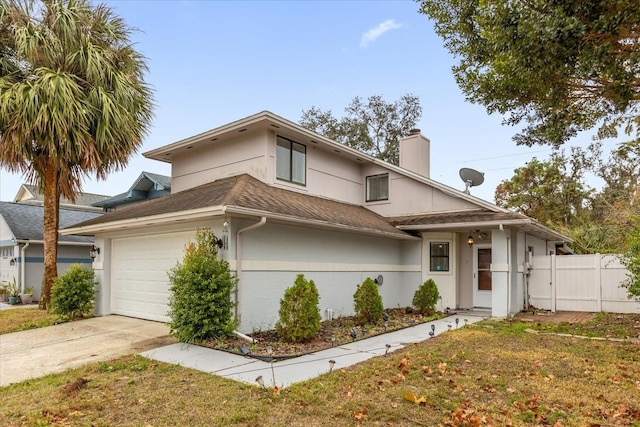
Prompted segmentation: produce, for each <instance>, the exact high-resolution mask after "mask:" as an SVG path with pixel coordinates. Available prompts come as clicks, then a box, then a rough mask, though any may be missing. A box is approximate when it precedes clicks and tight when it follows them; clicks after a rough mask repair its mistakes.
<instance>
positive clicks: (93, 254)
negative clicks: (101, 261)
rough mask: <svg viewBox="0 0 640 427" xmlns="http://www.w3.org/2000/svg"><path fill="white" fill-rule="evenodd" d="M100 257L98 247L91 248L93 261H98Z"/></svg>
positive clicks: (90, 254)
mask: <svg viewBox="0 0 640 427" xmlns="http://www.w3.org/2000/svg"><path fill="white" fill-rule="evenodd" d="M98 255H100V248H99V247H97V246H96V245H93V246H91V249H89V256H90V257H91V259H96V257H97V256H98Z"/></svg>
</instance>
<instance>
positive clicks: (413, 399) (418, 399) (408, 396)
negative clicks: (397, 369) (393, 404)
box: [404, 391, 427, 405]
mask: <svg viewBox="0 0 640 427" xmlns="http://www.w3.org/2000/svg"><path fill="white" fill-rule="evenodd" d="M404 399H405V400H408V401H409V402H413V403H415V404H418V405H426V404H427V398H426V397H424V396H420V397H416V395H415V394H413V393H412V392H410V391H406V392H405V393H404Z"/></svg>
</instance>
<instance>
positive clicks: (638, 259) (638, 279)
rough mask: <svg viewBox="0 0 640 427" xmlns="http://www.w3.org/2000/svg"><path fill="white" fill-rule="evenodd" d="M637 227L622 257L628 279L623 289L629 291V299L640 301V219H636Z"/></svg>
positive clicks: (631, 234) (629, 238)
mask: <svg viewBox="0 0 640 427" xmlns="http://www.w3.org/2000/svg"><path fill="white" fill-rule="evenodd" d="M634 220H635V227H634V228H633V230H631V233H629V237H628V242H627V245H628V248H627V250H626V251H625V252H624V253H623V254H622V256H621V257H620V262H621V263H622V265H624V266H625V267H626V268H627V278H626V280H625V281H624V282H623V283H622V285H621V286H622V287H623V288H626V289H627V297H628V298H629V299H632V298H635V299H636V300H639V301H640V218H634Z"/></svg>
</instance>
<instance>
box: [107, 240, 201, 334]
mask: <svg viewBox="0 0 640 427" xmlns="http://www.w3.org/2000/svg"><path fill="white" fill-rule="evenodd" d="M194 237H195V230H192V231H187V232H181V233H170V234H160V235H153V236H140V237H133V238H124V239H114V240H113V242H112V251H113V252H112V254H113V256H112V267H111V278H112V280H111V286H112V288H111V311H112V312H113V313H114V314H121V315H125V316H132V317H138V318H141V319H149V320H159V321H163V322H168V321H169V318H168V317H167V311H168V309H169V308H168V301H169V277H168V274H167V273H168V271H169V270H171V269H172V268H173V267H175V265H176V263H177V262H178V261H180V260H182V257H183V255H184V246H185V244H186V243H187V242H188V241H189V240H193V239H194Z"/></svg>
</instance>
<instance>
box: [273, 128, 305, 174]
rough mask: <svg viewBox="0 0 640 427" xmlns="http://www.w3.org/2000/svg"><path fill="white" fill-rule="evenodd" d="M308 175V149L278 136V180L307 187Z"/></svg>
mask: <svg viewBox="0 0 640 427" xmlns="http://www.w3.org/2000/svg"><path fill="white" fill-rule="evenodd" d="M306 174H307V147H305V146H304V145H302V144H298V143H297V142H295V141H291V140H290V139H287V138H284V137H282V136H278V141H277V145H276V178H278V179H281V180H283V181H289V182H293V183H296V184H301V185H305V184H306Z"/></svg>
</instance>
